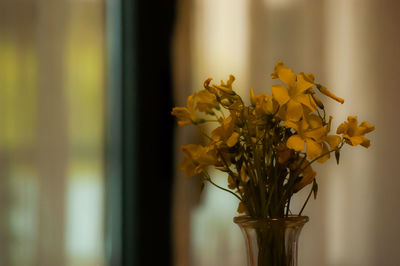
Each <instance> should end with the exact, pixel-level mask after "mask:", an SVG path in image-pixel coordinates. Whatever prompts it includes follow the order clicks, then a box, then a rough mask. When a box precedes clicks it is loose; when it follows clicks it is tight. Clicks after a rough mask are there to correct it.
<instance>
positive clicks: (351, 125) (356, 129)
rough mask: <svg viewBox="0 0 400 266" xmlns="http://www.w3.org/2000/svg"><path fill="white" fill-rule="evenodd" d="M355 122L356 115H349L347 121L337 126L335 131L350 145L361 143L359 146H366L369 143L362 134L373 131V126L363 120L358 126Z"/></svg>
mask: <svg viewBox="0 0 400 266" xmlns="http://www.w3.org/2000/svg"><path fill="white" fill-rule="evenodd" d="M357 124H358V122H357V116H349V117H348V118H347V122H343V123H342V124H341V125H340V126H339V127H338V128H337V130H336V133H337V134H342V136H343V138H344V139H345V140H346V142H347V143H348V144H350V145H352V146H357V145H359V144H361V146H364V147H366V148H368V147H369V146H370V144H371V143H370V140H369V139H367V138H366V137H364V135H365V134H367V133H369V132H371V131H373V130H374V129H375V127H374V126H372V125H370V124H369V123H368V122H365V121H364V122H362V123H361V124H360V125H359V126H357Z"/></svg>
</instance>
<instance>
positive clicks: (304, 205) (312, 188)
mask: <svg viewBox="0 0 400 266" xmlns="http://www.w3.org/2000/svg"><path fill="white" fill-rule="evenodd" d="M313 190H314V184H313V185H312V186H311V190H310V193H308V196H307V199H306V201H305V202H304V204H303V207H302V208H301V210H300V212H299V216H300V215H301V214H302V213H303V211H304V208H305V207H306V205H307V203H308V201H309V199H310V197H311V194H312V192H313Z"/></svg>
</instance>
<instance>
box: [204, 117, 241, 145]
mask: <svg viewBox="0 0 400 266" xmlns="http://www.w3.org/2000/svg"><path fill="white" fill-rule="evenodd" d="M234 130H235V119H234V118H233V116H232V115H230V116H228V117H227V118H226V119H224V120H223V121H222V124H221V126H219V127H217V128H216V129H214V130H213V131H212V132H211V139H212V140H213V141H215V142H216V143H218V142H219V141H223V142H224V143H225V144H226V145H227V146H228V147H233V146H235V144H236V143H237V142H238V141H239V137H240V134H239V133H238V132H235V131H234Z"/></svg>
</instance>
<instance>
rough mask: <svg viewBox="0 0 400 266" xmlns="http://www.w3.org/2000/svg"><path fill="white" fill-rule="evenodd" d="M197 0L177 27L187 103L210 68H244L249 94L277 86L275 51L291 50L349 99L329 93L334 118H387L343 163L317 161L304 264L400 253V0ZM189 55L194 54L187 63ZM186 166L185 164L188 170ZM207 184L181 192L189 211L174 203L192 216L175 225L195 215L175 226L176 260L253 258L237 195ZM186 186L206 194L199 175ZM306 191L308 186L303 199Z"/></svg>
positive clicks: (386, 261)
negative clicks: (240, 224)
mask: <svg viewBox="0 0 400 266" xmlns="http://www.w3.org/2000/svg"><path fill="white" fill-rule="evenodd" d="M187 2H188V1H181V7H182V9H181V10H180V12H181V13H180V15H179V16H180V17H181V18H182V21H180V23H179V24H178V25H177V29H180V30H177V31H176V33H177V35H176V36H175V40H178V41H177V42H176V44H175V51H178V52H176V53H175V59H176V60H177V62H178V63H177V64H176V65H177V66H176V68H175V69H176V70H175V71H176V72H178V73H176V74H175V77H176V81H175V82H176V84H178V86H177V93H178V95H179V96H177V97H179V99H180V104H181V105H184V99H185V98H186V97H187V96H188V94H189V93H191V91H188V90H187V87H188V86H190V87H191V88H193V90H197V89H200V87H201V84H202V82H203V80H205V79H206V78H208V77H213V78H214V80H215V81H217V82H218V81H219V80H220V79H226V78H227V76H228V75H229V74H231V73H232V74H234V75H235V76H236V78H237V82H235V83H236V88H237V89H238V90H239V91H240V92H241V93H242V95H246V94H247V93H248V88H249V87H253V88H254V90H255V91H256V93H257V92H262V91H263V92H265V91H269V89H270V87H271V85H272V84H273V81H272V80H271V79H270V77H269V74H270V73H271V72H272V70H273V68H274V65H275V64H276V62H277V61H278V60H283V61H284V62H285V63H286V64H287V65H288V66H290V67H291V68H293V69H294V70H296V71H305V72H311V73H314V74H315V76H316V79H317V80H318V82H320V83H322V84H326V85H327V86H329V88H331V89H332V90H333V91H334V92H335V93H336V94H337V95H340V96H341V97H343V98H344V99H345V103H344V105H339V104H338V103H330V104H328V105H327V109H328V110H329V111H330V113H332V114H333V116H334V120H333V126H334V127H336V126H338V125H339V124H340V123H341V122H342V121H344V120H346V119H347V115H357V116H358V117H359V119H360V120H361V121H364V120H367V121H371V123H373V124H374V125H375V126H376V128H377V130H376V131H375V132H374V134H372V136H371V141H372V146H371V147H370V148H369V149H368V150H366V149H364V148H360V147H357V148H356V149H345V150H344V151H343V153H342V156H341V162H340V165H338V166H337V165H336V163H335V162H333V161H332V162H328V163H326V164H324V165H321V166H317V167H316V171H317V172H318V177H317V179H318V182H319V187H320V191H319V196H318V199H317V200H316V201H312V202H310V204H309V205H308V206H307V209H306V212H305V213H306V214H307V215H309V216H310V218H311V221H310V222H309V223H308V224H307V225H306V226H305V228H304V229H303V232H302V236H301V242H300V252H299V254H300V265H316V266H324V265H327V266H328V265H329V266H342V265H343V266H345V265H360V266H361V265H362V266H368V265H370V266H375V265H390V266H394V265H399V264H400V258H399V257H398V256H397V255H396V247H398V245H397V244H396V243H397V241H398V239H399V237H400V233H399V232H398V230H397V227H398V223H397V220H398V218H399V214H398V213H397V212H396V211H395V210H397V202H398V199H399V196H398V191H399V188H400V179H399V178H398V175H397V170H396V160H397V157H398V156H397V153H398V148H399V147H400V141H399V140H398V139H397V138H396V136H397V135H396V134H398V133H397V131H396V130H397V129H398V125H397V121H398V120H399V118H398V115H397V114H398V113H399V109H398V104H397V103H396V101H397V99H398V97H399V96H400V95H399V92H398V89H397V87H398V85H397V81H396V75H397V74H398V70H399V69H400V61H399V58H398V57H399V56H400V50H399V41H400V37H399V35H398V34H397V31H398V30H397V29H398V27H399V26H400V18H399V16H397V15H396V14H398V12H399V11H400V3H398V1H392V0H385V1H378V0H365V1H362V0H324V1H319V0H255V1H242V0H234V1H223V0H221V1H206V0H192V1H191V3H190V4H189V3H187ZM187 14H190V16H189V15H187ZM183 36H185V37H183ZM177 47H185V50H183V49H178V48H177ZM188 50H189V52H188ZM182 62H183V63H182ZM182 64H184V65H186V66H187V68H186V69H185V70H184V69H183V68H182ZM188 69H189V70H188ZM182 73H186V74H185V75H182ZM187 77H191V78H190V80H188V78H187ZM182 84H185V86H182ZM180 130H181V129H180ZM182 131H183V130H182ZM181 134H182V133H181ZM180 141H181V142H183V143H184V144H186V143H191V142H193V139H190V138H189V137H183V139H181V140H180ZM178 154H179V153H178ZM182 178H183V177H179V176H177V180H180V179H182ZM218 178H219V179H220V180H221V181H220V182H221V183H220V184H224V183H225V182H226V178H225V177H218ZM177 182H181V184H185V183H188V182H189V181H186V180H184V181H177ZM192 182H193V181H192ZM182 187H185V189H186V190H184V189H182ZM187 189H190V191H191V192H188V191H187ZM207 189H208V191H207V190H206V192H205V193H204V194H203V196H202V198H201V201H200V204H199V205H198V206H196V207H193V206H194V205H195V204H193V203H189V204H183V203H181V202H176V205H175V206H176V207H175V208H177V209H178V210H181V212H179V211H176V212H175V215H177V213H181V214H182V213H184V214H186V215H187V216H186V217H189V218H179V221H176V222H175V226H176V225H177V224H178V223H183V222H182V221H185V222H184V224H185V227H184V228H186V229H185V230H183V231H182V232H180V231H176V236H175V237H176V243H175V246H176V247H177V250H176V252H175V254H176V255H175V263H176V265H207V266H210V265H243V263H244V261H243V257H244V256H245V250H244V249H243V245H242V241H243V240H242V239H241V235H240V232H239V230H238V229H237V228H235V226H234V225H233V226H231V225H232V217H233V216H235V204H236V202H234V200H232V199H230V198H229V197H228V196H227V197H226V198H225V197H224V196H220V194H223V192H221V191H215V190H213V189H212V188H211V189H210V188H207ZM176 193H177V194H178V195H176V196H175V197H176V198H180V197H185V198H188V199H189V202H193V198H196V196H194V195H199V193H198V187H196V186H195V185H185V186H183V185H182V186H181V187H176ZM188 194H189V195H191V196H189V197H187V195H188ZM193 194H194V195H193ZM185 195H186V196H185ZM304 196H305V195H304V194H301V193H300V195H298V196H297V200H296V201H295V202H294V205H293V208H294V209H296V208H298V207H299V206H300V204H301V203H302V200H303V199H304ZM225 201H229V202H232V203H231V204H230V203H226V202H225ZM194 202H195V201H194ZM189 207H190V208H191V210H189V209H188V208H189ZM185 208H186V209H185ZM183 210H185V211H183ZM176 220H178V218H176ZM185 234H186V235H185ZM185 241H186V242H185ZM232 242H235V243H236V244H232ZM187 254H190V256H188V255H187ZM224 263H225V264H224Z"/></svg>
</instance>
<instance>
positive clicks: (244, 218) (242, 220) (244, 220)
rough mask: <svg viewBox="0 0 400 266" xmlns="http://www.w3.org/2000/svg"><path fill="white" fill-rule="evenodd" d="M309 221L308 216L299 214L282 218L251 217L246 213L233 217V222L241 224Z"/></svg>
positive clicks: (301, 222)
mask: <svg viewBox="0 0 400 266" xmlns="http://www.w3.org/2000/svg"><path fill="white" fill-rule="evenodd" d="M308 221H309V217H308V216H299V215H289V216H287V217H283V218H260V217H252V216H248V215H241V216H236V217H234V218H233V222H234V223H236V224H241V225H254V224H259V223H267V224H274V223H289V224H305V223H306V222H308Z"/></svg>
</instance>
